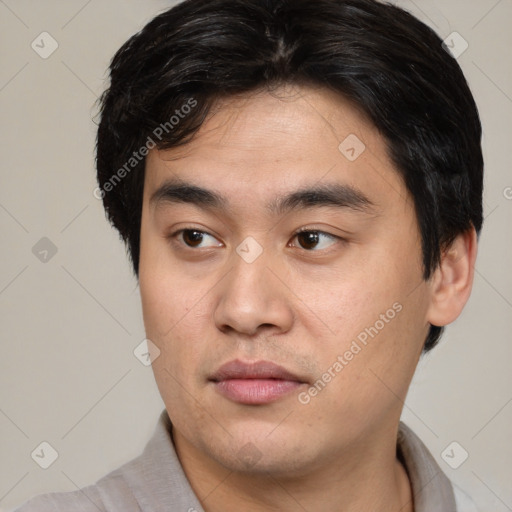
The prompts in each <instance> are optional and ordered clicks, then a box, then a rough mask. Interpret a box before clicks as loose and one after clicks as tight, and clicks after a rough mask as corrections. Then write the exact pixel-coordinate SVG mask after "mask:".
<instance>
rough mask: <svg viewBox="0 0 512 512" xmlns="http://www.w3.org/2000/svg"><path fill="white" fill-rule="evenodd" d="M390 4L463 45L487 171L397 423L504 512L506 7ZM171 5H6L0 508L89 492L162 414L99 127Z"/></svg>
mask: <svg viewBox="0 0 512 512" xmlns="http://www.w3.org/2000/svg"><path fill="white" fill-rule="evenodd" d="M397 3H398V4H399V5H401V6H403V7H405V8H407V9H409V10H411V11H412V12H413V13H415V14H416V15H418V16H419V17H420V18H421V19H423V20H424V21H426V22H427V23H428V24H430V25H431V26H432V27H433V28H434V29H435V30H436V31H437V32H438V33H439V34H440V35H441V36H442V37H443V38H444V37H447V36H448V35H449V34H451V33H452V32H453V31H457V32H459V33H460V34H461V35H462V36H463V38H464V39H465V40H466V41H467V42H468V44H469V47H468V49H467V50H466V51H465V52H464V53H463V54H462V55H461V56H460V57H459V58H458V60H459V62H460V64H461V66H462V68H463V69H464V71H465V73H466V76H467V78H468V80H469V82H470V85H471V87H472V89H473V91H474V94H475V97H476V100H477V103H478V104H479V107H480V111H481V117H482V121H483V127H484V152H485V158H486V190H485V215H486V221H485V228H484V232H483V234H482V237H481V246H480V253H479V257H478V262H477V273H476V279H475V287H474V292H473V296H472V298H471V300H470V302H469V304H468V306H467V308H466V310H465V312H464V313H463V315H462V316H461V318H460V319H459V320H458V321H457V322H456V323H455V324H454V325H453V326H451V327H450V328H449V329H448V330H447V333H446V335H445V337H444V339H443V342H442V344H441V346H440V347H438V348H437V349H436V350H435V351H434V352H433V353H432V354H431V355H429V356H428V357H426V358H425V359H424V360H423V361H422V363H421V365H420V368H419V369H418V373H417V375H416V377H415V380H414V383H413V386H412V388H411V391H410V394H409V397H408V399H407V402H406V405H405V408H404V420H405V421H406V422H407V423H408V424H409V425H410V426H411V427H412V428H413V429H414V430H415V431H416V432H417V433H418V435H420V437H421V438H422V439H423V440H424V442H425V443H426V444H427V445H428V446H429V448H430V449H431V451H432V452H433V454H434V455H435V456H436V458H437V460H438V461H439V463H440V464H441V467H442V468H443V469H444V470H445V472H446V473H447V474H448V476H449V477H450V478H452V479H453V480H454V481H455V482H457V483H458V484H459V485H460V486H461V487H463V488H464V489H466V490H468V491H469V492H470V493H471V494H472V495H473V496H474V498H475V500H476V501H477V504H478V505H479V506H480V508H481V510H482V511H493V512H501V511H507V510H508V511H510V510H512V486H511V485H510V482H511V481H512V465H511V462H510V461H511V459H512V446H511V442H510V439H511V433H512V385H511V384H512V378H511V375H512V372H511V371H510V363H511V355H512V343H511V331H512V273H511V272H510V261H512V260H511V254H512V237H511V229H510V226H511V221H512V199H511V198H512V188H507V187H512V173H511V168H512V152H511V143H512V138H511V135H512V129H511V121H512V72H511V56H510V52H511V49H512V36H511V30H510V21H511V20H512V1H511V0H501V1H497V0H477V1H475V0H473V1H463V0H449V1H443V0H428V1H421V2H420V0H416V1H415V2H414V3H413V2H411V1H409V0H403V1H399V2H397ZM171 4H172V2H169V1H163V0H150V1H145V2H142V1H135V0H128V1H127V0H105V1H99V0H90V1H86V0H73V1H65V2H64V1H58V0H46V1H39V0H37V1H36V0H32V1H31V0H5V1H0V37H1V43H2V46H1V48H2V50H1V62H2V65H1V69H0V105H1V109H2V124H1V140H2V153H1V165H2V170H1V187H0V224H1V229H2V251H1V256H0V257H1V265H0V308H1V315H2V319H1V323H0V325H1V331H0V332H1V340H2V342H1V343H2V345H1V347H2V358H1V363H0V365H1V366H0V439H1V443H0V461H1V463H0V464H1V467H0V510H7V509H10V508H11V507H14V506H15V505H17V504H20V503H21V502H23V501H25V500H26V499H28V498H30V497H31V496H33V495H35V494H39V493H42V492H48V491H66V490H74V489H76V488H78V487H83V486H85V485H87V484H90V483H93V482H94V481H96V480H97V479H98V478H99V477H101V476H103V475H104V474H106V473H107V472H108V471H110V470H112V469H114V468H116V467H118V466H119V465H121V464H122V463H124V462H125V461H128V460H129V459H131V458H133V457H135V456H136V455H138V454H139V453H140V451H141V450H142V448H143V447H144V444H145V442H146V441H147V439H148V438H149V436H150V435H151V432H152V430H153V428H154V425H155V423H156V420H157V417H158V414H159V412H160V411H161V410H162V409H163V403H162V401H161V399H160V397H159V395H158V390H157V388H156V386H155V384H154V381H153V376H152V372H151V368H150V367H145V366H143V365H142V364H141V363H140V362H139V360H138V359H136V358H135V357H134V355H133V350H134V348H135V347H136V346H137V345H138V344H139V343H140V342H141V340H143V339H144V330H143V324H142V319H141V313H140V305H139V294H138V288H137V283H136V280H135V279H134V277H133V276H132V275H131V271H130V268H129V265H128V262H127V260H126V258H125V253H124V248H123V247H122V245H121V244H120V243H119V241H118V239H117V235H116V233H115V232H114V231H113V230H111V228H110V227H109V226H108V224H107V223H106V222H105V220H104V214H103V211H102V206H101V203H100V202H99V201H98V200H96V199H95V198H94V197H93V194H92V192H93V189H94V187H95V181H94V159H93V149H94V137H95V124H94V123H93V122H92V120H91V119H92V117H93V116H94V114H95V112H96V109H95V107H94V102H95V100H96V98H97V96H98V95H99V94H100V92H101V91H102V89H103V85H104V82H103V80H104V77H105V70H106V68H107V65H108V62H109V59H110V58H111V56H112V55H113V54H114V52H115V50H117V48H118V47H119V46H120V45H121V44H122V43H123V42H124V41H125V40H126V39H127V38H128V37H129V36H130V35H132V34H133V33H134V32H135V31H137V30H138V29H139V28H141V27H142V26H143V25H144V24H145V23H146V22H147V21H149V19H151V18H152V17H153V16H154V15H156V14H157V13H158V12H160V11H161V10H162V9H164V8H165V7H166V6H169V5H171ZM43 31H47V32H49V33H50V34H51V36H52V37H53V38H54V39H55V40H56V41H57V42H58V45H59V47H58V49H57V50H56V51H55V52H54V53H53V54H52V55H51V56H50V57H49V58H47V59H42V58H41V57H40V56H39V55H38V54H37V53H36V52H35V51H34V50H33V49H32V48H31V42H32V41H33V40H34V39H36V37H37V36H38V35H39V34H40V33H41V32H43ZM46 48H48V46H46ZM507 196H508V198H509V199H507ZM42 237H47V238H49V239H50V240H51V241H52V243H53V244H54V245H55V246H56V248H57V253H56V254H55V255H54V256H53V257H51V258H50V256H51V253H49V254H48V261H47V262H42V261H40V260H39V259H38V258H37V257H36V256H35V255H34V254H33V252H32V248H33V246H34V245H35V244H36V243H37V242H38V241H39V240H40V239H41V238H42ZM42 441H47V442H49V443H50V444H51V445H52V446H53V447H54V448H55V449H56V450H57V452H58V455H59V456H58V458H57V460H56V461H55V463H54V464H52V465H51V466H50V467H49V468H48V469H46V470H43V469H41V468H40V467H39V466H38V465H37V464H36V463H35V462H34V460H32V458H31V453H32V451H33V450H34V449H35V448H36V447H38V446H39V444H40V443H41V442H42ZM452 441H457V442H458V443H459V444H460V445H461V446H462V447H463V448H464V449H465V450H467V452H468V453H469V457H468V459H467V460H466V461H465V462H464V463H463V464H462V465H461V466H460V467H459V468H458V469H456V470H454V469H451V468H450V467H449V466H448V465H447V464H446V463H445V461H444V460H443V459H442V457H441V453H442V451H443V450H444V449H445V448H446V447H447V446H448V445H449V444H450V443H451V442H452ZM457 449H459V448H457ZM457 456H459V455H457Z"/></svg>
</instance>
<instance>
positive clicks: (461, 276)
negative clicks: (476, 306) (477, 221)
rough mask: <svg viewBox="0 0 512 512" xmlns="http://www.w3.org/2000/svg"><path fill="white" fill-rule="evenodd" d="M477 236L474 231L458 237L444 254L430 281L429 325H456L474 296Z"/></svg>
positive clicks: (471, 230) (472, 229)
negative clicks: (454, 322) (470, 297)
mask: <svg viewBox="0 0 512 512" xmlns="http://www.w3.org/2000/svg"><path fill="white" fill-rule="evenodd" d="M476 254H477V236H476V231H475V229H474V228H473V227H472V228H471V229H469V230H468V231H466V232H464V233H461V234H460V235H458V236H457V237H456V238H455V240H454V241H453V242H452V243H451V244H450V246H449V247H447V248H446V249H445V250H444V251H443V252H442V254H441V263H440V264H439V266H438V268H437V269H436V270H435V271H434V274H433V275H432V277H431V279H430V291H431V296H430V305H429V308H428V311H427V321H428V322H429V323H430V324H431V325H436V326H439V327H441V326H444V325H448V324H449V323H451V322H453V321H454V320H455V319H456V318H457V317H458V316H459V315H460V313H461V312H462V309H463V308H464V306H465V304H466V302H467V301H468V299H469V296H470V294H471V288H472V286H473V277H474V274H475V261H476Z"/></svg>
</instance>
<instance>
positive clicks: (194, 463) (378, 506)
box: [173, 428, 414, 512]
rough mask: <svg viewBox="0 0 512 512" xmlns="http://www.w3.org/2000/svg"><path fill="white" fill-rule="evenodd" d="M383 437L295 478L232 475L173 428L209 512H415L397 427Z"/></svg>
mask: <svg viewBox="0 0 512 512" xmlns="http://www.w3.org/2000/svg"><path fill="white" fill-rule="evenodd" d="M379 434H380V435H378V438H377V439H362V440H361V441H359V442H358V443H357V444H354V445H353V446H351V448H350V450H345V451H344V452H343V453H338V454H336V456H333V457H332V458H331V459H330V460H329V461H322V463H321V464H318V466H317V467H315V468H314V469H310V471H309V472H307V473H304V474H301V475H300V476H297V475H294V476H289V474H288V475H287V474H286V472H284V473H283V474H271V473H268V472H261V471H260V472H244V473H239V472H233V471H230V470H229V469H227V468H225V467H224V466H222V465H220V464H218V463H217V462H216V461H215V460H213V459H212V458H210V457H208V456H207V455H206V454H205V453H203V452H201V451H200V450H198V449H197V448H196V447H194V446H193V445H192V444H190V443H189V442H188V441H187V440H186V439H185V438H184V437H183V436H182V435H181V434H180V433H178V432H177V431H176V430H173V436H174V443H175V446H176V451H177V453H178V457H179V459H180V462H181V464H182V466H183V469H184V471H185V474H186V475H187V478H188V480H189V482H190V484H191V486H192V488H193V490H194V492H195V493H196V495H197V496H198V497H199V499H200V500H201V502H202V505H203V508H204V510H205V511H206V512H234V511H239V510H244V511H246V512H264V511H265V512H269V511H271V512H273V511H276V512H277V511H279V512H292V511H293V512H296V511H297V510H299V511H300V510H322V511H325V512H362V511H367V510H372V511H375V512H388V511H397V510H400V512H413V510H414V509H413V500H412V493H411V487H410V483H409V479H408V476H407V473H406V471H405V469H404V467H403V466H402V464H401V463H400V462H399V461H398V459H397V458H396V428H394V429H392V431H391V432H383V431H382V430H380V432H379ZM390 434H391V435H390ZM383 437H384V440H387V442H385V441H383Z"/></svg>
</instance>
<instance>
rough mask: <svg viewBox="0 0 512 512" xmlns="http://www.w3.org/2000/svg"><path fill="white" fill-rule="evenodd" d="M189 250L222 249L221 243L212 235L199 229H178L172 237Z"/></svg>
mask: <svg viewBox="0 0 512 512" xmlns="http://www.w3.org/2000/svg"><path fill="white" fill-rule="evenodd" d="M172 237H173V238H174V237H177V238H178V240H179V241H180V242H181V243H182V244H185V246H186V247H189V248H191V249H196V248H197V249H210V248H212V247H222V243H221V242H219V241H218V240H217V238H215V237H214V236H213V235H210V234H209V233H206V232H205V231H200V230H199V229H180V230H179V231H177V232H176V233H174V234H173V235H172Z"/></svg>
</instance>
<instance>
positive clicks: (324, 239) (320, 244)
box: [293, 230, 339, 251]
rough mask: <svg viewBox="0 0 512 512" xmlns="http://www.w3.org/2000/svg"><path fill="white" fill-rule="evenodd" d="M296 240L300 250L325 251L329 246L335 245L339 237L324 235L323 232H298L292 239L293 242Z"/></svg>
mask: <svg viewBox="0 0 512 512" xmlns="http://www.w3.org/2000/svg"><path fill="white" fill-rule="evenodd" d="M295 239H297V242H298V243H299V246H300V248H301V249H306V250H308V251H315V250H316V251H318V250H322V249H327V248H328V247H330V246H331V245H333V244H335V243H336V242H337V240H338V239H339V237H337V236H334V235H330V234H329V233H324V232H323V231H315V230H303V231H299V232H298V233H296V234H295V236H294V237H293V240H295Z"/></svg>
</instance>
